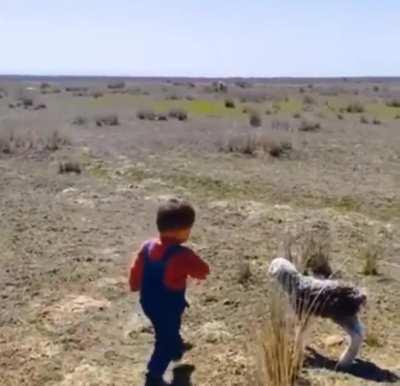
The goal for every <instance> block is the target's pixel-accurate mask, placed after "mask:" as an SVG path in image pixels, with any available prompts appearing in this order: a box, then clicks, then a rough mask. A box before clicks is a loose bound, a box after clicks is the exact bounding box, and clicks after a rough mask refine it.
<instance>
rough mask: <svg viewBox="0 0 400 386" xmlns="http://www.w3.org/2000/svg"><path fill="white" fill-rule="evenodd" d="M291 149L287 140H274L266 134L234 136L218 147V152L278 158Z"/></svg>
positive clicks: (290, 144)
mask: <svg viewBox="0 0 400 386" xmlns="http://www.w3.org/2000/svg"><path fill="white" fill-rule="evenodd" d="M292 149H293V146H292V143H291V142H290V141H288V140H276V139H274V138H273V137H272V136H271V135H267V134H252V133H245V134H236V135H233V136H231V137H230V138H228V140H226V141H225V143H223V144H222V146H221V145H220V150H221V151H224V152H228V153H239V154H244V155H255V154H256V153H257V152H259V153H267V154H269V155H270V156H271V157H274V158H279V157H281V156H283V155H284V154H287V153H289V152H290V151H291V150H292Z"/></svg>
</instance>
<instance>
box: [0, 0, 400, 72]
mask: <svg viewBox="0 0 400 386" xmlns="http://www.w3.org/2000/svg"><path fill="white" fill-rule="evenodd" d="M0 47H1V56H0V73H2V74H5V73H8V74H10V73H12V74H50V75H56V74H67V75H78V74H87V75H90V74H92V75H132V76H140V75H147V76H157V75H164V76H267V77H269V76H366V75H379V76H400V1H399V0H376V1H372V0H336V1H326V0H325V1H324V0H319V1H316V0H297V1H294V0H292V1H290V0H286V1H284V0H281V1H278V0H264V1H262V0H230V1H218V0H214V1H213V0H198V1H194V0H168V1H167V0H164V1H161V0H158V1H157V0H143V1H135V0H113V1H109V0H107V1H106V0H0Z"/></svg>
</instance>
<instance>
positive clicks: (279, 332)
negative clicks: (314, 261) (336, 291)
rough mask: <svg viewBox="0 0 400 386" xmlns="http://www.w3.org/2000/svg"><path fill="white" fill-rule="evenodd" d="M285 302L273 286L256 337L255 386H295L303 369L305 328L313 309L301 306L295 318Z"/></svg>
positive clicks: (289, 301) (286, 297) (287, 302)
mask: <svg viewBox="0 0 400 386" xmlns="http://www.w3.org/2000/svg"><path fill="white" fill-rule="evenodd" d="M290 303H294V299H290V298H288V296H286V295H285V294H284V293H283V292H282V290H281V289H280V288H277V287H276V286H274V287H273V288H272V291H271V296H270V297H269V304H268V312H267V314H268V318H267V320H266V322H265V326H264V328H263V330H262V332H261V333H260V334H259V335H258V336H257V338H258V339H257V351H256V364H257V372H256V380H255V382H252V384H254V385H257V386H272V385H273V386H295V385H298V384H299V383H298V381H299V378H300V376H301V372H302V369H303V365H304V358H305V355H304V350H305V347H306V334H305V331H306V327H307V325H308V324H309V322H310V320H311V319H312V317H311V308H312V307H313V305H307V304H306V305H304V306H303V308H304V311H303V312H300V314H299V316H297V315H296V314H295V313H294V312H293V309H292V307H291V306H290Z"/></svg>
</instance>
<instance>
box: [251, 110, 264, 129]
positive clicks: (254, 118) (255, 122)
mask: <svg viewBox="0 0 400 386" xmlns="http://www.w3.org/2000/svg"><path fill="white" fill-rule="evenodd" d="M249 123H250V125H251V126H252V127H260V126H261V125H262V119H261V116H260V114H258V113H256V112H252V113H251V114H250V117H249Z"/></svg>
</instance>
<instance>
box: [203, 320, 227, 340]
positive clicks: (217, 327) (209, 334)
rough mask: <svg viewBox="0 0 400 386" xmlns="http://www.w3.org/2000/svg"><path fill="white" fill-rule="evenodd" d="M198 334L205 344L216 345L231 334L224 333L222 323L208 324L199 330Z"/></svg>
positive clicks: (224, 328)
mask: <svg viewBox="0 0 400 386" xmlns="http://www.w3.org/2000/svg"><path fill="white" fill-rule="evenodd" d="M200 334H201V335H203V336H204V338H205V340H206V342H207V343H218V342H222V341H224V340H225V339H228V338H230V337H231V334H230V333H229V332H228V331H226V326H225V324H224V323H223V322H217V321H214V322H208V323H206V324H204V325H203V326H202V327H201V328H200Z"/></svg>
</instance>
